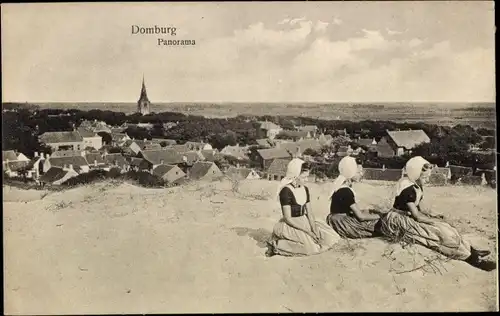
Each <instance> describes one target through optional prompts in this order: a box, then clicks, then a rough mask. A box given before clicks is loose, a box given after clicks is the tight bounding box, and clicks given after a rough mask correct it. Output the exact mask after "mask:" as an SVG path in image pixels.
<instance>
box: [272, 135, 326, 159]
mask: <svg viewBox="0 0 500 316" xmlns="http://www.w3.org/2000/svg"><path fill="white" fill-rule="evenodd" d="M321 147H322V146H321V143H320V142H319V141H318V140H315V139H304V140H300V141H297V142H286V143H278V144H277V145H276V148H280V149H285V150H286V151H287V152H288V153H289V154H290V155H291V156H293V157H302V155H303V154H304V152H305V151H306V150H307V149H311V150H314V151H319V150H320V149H321ZM281 158H282V157H281Z"/></svg>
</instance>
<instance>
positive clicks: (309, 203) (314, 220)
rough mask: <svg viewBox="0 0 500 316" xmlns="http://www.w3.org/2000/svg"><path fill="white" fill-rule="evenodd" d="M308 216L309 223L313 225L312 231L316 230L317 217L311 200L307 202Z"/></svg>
mask: <svg viewBox="0 0 500 316" xmlns="http://www.w3.org/2000/svg"><path fill="white" fill-rule="evenodd" d="M306 216H307V219H308V220H309V225H310V226H311V231H313V232H316V219H315V218H314V214H313V212H312V208H311V202H307V203H306Z"/></svg>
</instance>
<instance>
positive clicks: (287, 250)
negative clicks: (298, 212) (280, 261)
mask: <svg viewBox="0 0 500 316" xmlns="http://www.w3.org/2000/svg"><path fill="white" fill-rule="evenodd" d="M293 221H294V223H295V224H296V225H297V226H299V227H301V228H303V229H305V230H307V231H309V230H311V226H310V224H309V220H308V218H307V216H305V215H304V216H300V217H293ZM316 225H317V227H318V230H319V231H320V234H321V240H320V242H319V243H317V242H316V241H315V240H314V239H313V238H312V237H311V236H309V235H307V234H306V233H304V232H303V231H301V230H298V229H295V228H293V227H291V226H289V225H288V224H287V223H286V222H285V221H284V220H283V219H281V220H280V221H279V222H278V223H277V224H276V225H275V226H274V229H273V236H272V240H271V242H270V244H271V246H272V250H273V253H274V254H277V255H282V256H308V255H313V254H318V253H322V252H324V251H327V250H329V249H331V248H332V247H333V245H334V244H335V243H337V242H338V241H340V239H341V238H340V236H339V235H338V234H337V233H336V232H335V231H334V230H333V229H331V228H330V227H328V226H327V225H326V224H324V223H321V222H318V221H316Z"/></svg>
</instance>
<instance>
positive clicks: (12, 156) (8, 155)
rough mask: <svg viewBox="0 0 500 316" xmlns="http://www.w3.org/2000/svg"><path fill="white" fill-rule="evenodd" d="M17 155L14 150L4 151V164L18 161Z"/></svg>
mask: <svg viewBox="0 0 500 316" xmlns="http://www.w3.org/2000/svg"><path fill="white" fill-rule="evenodd" d="M17 156H18V155H17V153H16V152H15V151H13V150H2V162H6V161H16V160H17Z"/></svg>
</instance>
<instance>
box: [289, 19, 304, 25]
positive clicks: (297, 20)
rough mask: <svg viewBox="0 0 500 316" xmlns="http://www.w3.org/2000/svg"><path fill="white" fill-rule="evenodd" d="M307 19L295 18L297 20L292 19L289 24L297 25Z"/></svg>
mask: <svg viewBox="0 0 500 316" xmlns="http://www.w3.org/2000/svg"><path fill="white" fill-rule="evenodd" d="M305 19H306V18H305V17H301V18H295V19H291V20H290V22H289V23H290V25H295V24H297V23H299V22H301V21H305Z"/></svg>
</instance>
